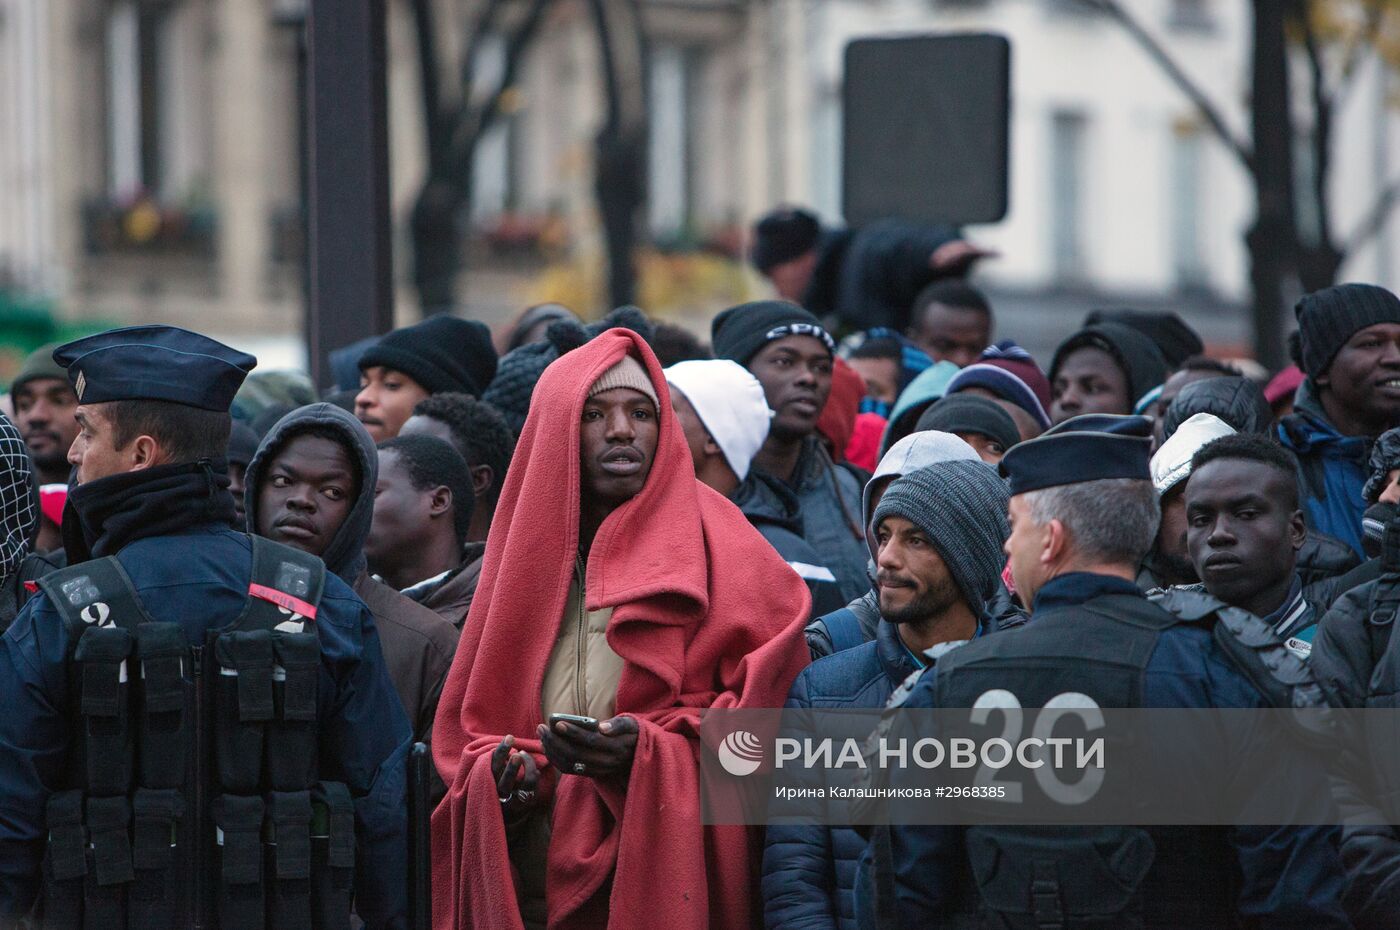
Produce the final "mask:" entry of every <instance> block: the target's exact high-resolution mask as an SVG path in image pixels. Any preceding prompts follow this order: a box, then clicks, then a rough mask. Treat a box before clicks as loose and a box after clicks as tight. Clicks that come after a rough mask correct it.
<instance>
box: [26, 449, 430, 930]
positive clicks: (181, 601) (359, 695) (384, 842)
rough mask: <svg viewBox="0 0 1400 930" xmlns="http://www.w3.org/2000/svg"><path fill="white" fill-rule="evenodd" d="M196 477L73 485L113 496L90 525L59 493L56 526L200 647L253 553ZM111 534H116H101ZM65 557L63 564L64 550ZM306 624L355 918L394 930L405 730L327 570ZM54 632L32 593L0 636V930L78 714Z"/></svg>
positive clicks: (399, 889)
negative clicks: (341, 789) (341, 801)
mask: <svg viewBox="0 0 1400 930" xmlns="http://www.w3.org/2000/svg"><path fill="white" fill-rule="evenodd" d="M205 471H206V476H207V477H206V476H199V469H198V467H197V466H189V465H162V466H157V467H156V468H153V469H148V470H146V471H140V472H131V473H128V474H123V475H114V476H111V477H108V478H103V479H100V480H98V481H94V482H92V483H91V484H88V485H85V486H84V487H86V488H88V489H89V491H90V492H95V491H98V489H99V487H101V486H103V485H106V486H107V487H115V488H116V489H117V491H116V493H114V494H112V495H110V496H106V495H104V496H105V497H107V499H105V500H98V501H97V502H96V503H97V504H100V505H101V510H102V513H101V514H100V515H99V517H98V518H96V519H89V514H86V513H84V512H83V511H82V510H80V509H79V507H80V505H78V504H76V503H75V497H74V496H71V495H70V497H69V498H68V502H69V508H70V510H69V519H65V521H64V525H65V526H72V525H79V526H84V527H88V528H90V529H92V530H94V531H95V533H96V535H95V536H93V537H91V538H93V539H95V540H96V542H95V544H94V545H93V546H92V548H94V549H96V550H98V551H99V553H100V554H105V553H108V552H111V553H115V554H116V557H117V559H118V560H119V561H120V563H121V566H122V568H123V569H124V570H125V571H126V574H127V576H128V577H129V578H130V580H131V583H132V585H133V587H134V588H135V590H136V593H137V594H138V596H139V597H140V600H141V603H142V604H143V606H144V607H145V609H146V611H147V612H148V613H149V614H150V616H151V619H152V620H154V621H157V622H165V623H172V624H177V625H178V626H179V627H180V628H182V629H183V631H184V634H185V637H186V639H187V641H188V642H189V643H190V644H191V645H194V644H201V645H202V644H203V643H204V642H205V641H206V637H207V636H208V634H209V632H210V631H211V630H218V629H221V628H224V627H227V626H228V625H230V624H232V623H233V622H234V621H235V620H237V619H238V618H239V617H240V616H241V615H242V612H243V611H244V609H245V608H246V606H247V602H248V596H249V595H248V587H249V581H250V577H251V571H252V544H251V542H250V540H249V538H248V536H247V535H246V534H244V533H241V532H238V531H236V530H235V529H234V528H233V526H232V520H233V516H234V510H233V498H232V496H231V495H230V494H229V493H228V490H227V478H225V477H223V476H222V475H216V474H215V473H213V472H211V471H208V470H205ZM148 476H149V477H148ZM182 476H186V477H195V481H191V482H189V483H187V484H185V485H183V486H179V487H177V490H176V491H175V492H174V493H170V492H168V491H167V488H169V487H170V485H171V484H172V483H174V482H173V480H172V479H179V478H180V477H182ZM196 482H197V483H196ZM125 518H131V519H125ZM114 525H117V526H121V527H122V532H121V533H118V534H114V533H113V532H112V528H113V526H114ZM153 530H154V531H153ZM70 554H73V555H74V556H75V560H74V561H75V564H76V562H77V561H78V559H77V558H76V556H77V555H78V554H79V553H78V551H77V549H76V548H75V549H74V551H73V552H72V553H70ZM311 626H313V627H314V629H315V632H316V634H317V638H318V641H319V644H320V650H321V672H320V682H319V684H318V688H319V692H320V695H321V700H320V701H319V708H320V711H319V713H318V719H317V722H316V726H317V727H318V729H319V733H320V737H319V740H318V742H319V745H320V747H321V752H320V777H321V778H324V779H327V780H330V781H343V782H346V783H347V784H348V785H349V786H350V790H351V792H352V794H353V795H354V800H355V818H356V830H355V833H356V839H357V841H358V842H357V843H356V847H357V848H356V849H355V867H356V870H357V876H356V880H355V897H356V901H355V905H356V909H357V910H358V911H359V914H360V916H361V917H363V918H364V919H365V920H366V922H367V923H368V925H369V926H371V927H376V928H379V927H399V926H404V925H405V924H404V923H403V921H406V919H407V918H406V911H407V902H406V897H405V894H404V892H405V881H404V876H405V875H406V874H407V872H406V870H407V863H406V860H405V855H406V852H407V836H406V831H407V816H406V813H405V808H404V790H405V784H404V776H405V772H406V769H405V766H406V763H407V757H408V750H409V745H410V733H409V723H408V720H407V719H405V717H404V714H403V710H402V709H401V708H400V707H398V706H397V704H396V699H395V696H394V691H393V689H392V687H391V683H390V679H389V676H388V674H387V673H386V669H385V663H384V661H383V656H382V653H381V651H380V643H379V636H378V634H377V632H376V627H375V623H374V620H373V618H372V617H371V616H370V613H369V611H368V610H366V609H365V605H364V604H363V603H362V602H361V601H360V599H359V598H357V597H356V596H355V595H354V594H353V593H351V591H350V588H349V587H348V586H347V585H346V584H345V583H344V582H343V581H341V580H340V579H339V578H337V577H334V576H333V575H330V574H329V573H327V577H326V583H325V588H324V591H323V592H322V594H321V600H320V604H319V606H318V610H317V615H316V622H315V623H314V624H312V625H311ZM66 630H67V628H66V627H65V625H64V623H63V621H62V620H61V618H60V616H59V613H58V611H57V610H56V609H55V608H54V606H53V604H52V603H51V602H50V601H49V599H48V595H47V594H45V593H43V592H42V591H41V592H40V593H38V594H36V595H34V597H33V598H32V599H31V600H30V601H29V602H28V603H27V604H26V605H25V606H24V609H23V610H21V611H20V614H19V617H18V618H17V619H16V620H15V622H14V624H13V625H12V626H11V627H10V629H9V630H8V631H7V632H6V633H5V635H4V637H3V638H0V706H3V707H4V708H5V721H4V723H3V724H0V926H4V927H9V926H13V924H14V921H15V920H16V919H17V918H18V917H20V916H21V915H22V914H23V913H24V912H25V911H26V910H27V909H28V907H29V904H30V901H31V900H32V898H33V894H34V892H35V890H36V889H37V887H38V884H39V880H40V855H41V853H42V851H43V845H44V844H43V840H42V837H43V836H44V833H45V830H46V826H45V824H44V822H43V818H44V809H45V803H46V799H47V797H48V796H49V793H50V791H51V790H52V789H53V788H54V787H58V786H62V785H64V784H65V783H66V782H65V779H66V778H68V777H69V776H70V775H71V772H69V771H68V768H67V767H69V766H70V764H71V759H70V753H69V752H67V751H66V748H65V747H67V746H68V745H69V730H70V727H71V725H72V723H73V718H74V717H75V716H76V711H77V708H75V707H72V706H71V699H70V695H69V694H68V691H67V688H66V686H65V685H64V684H63V682H65V681H66V678H65V669H64V657H65V655H67V652H68V645H69V644H68V643H67V638H68V637H67V632H66ZM134 674H135V673H134V672H133V675H134ZM70 712H71V716H70ZM186 803H187V804H192V803H193V802H192V801H190V800H187V801H186ZM187 810H188V808H187ZM124 835H125V834H123V836H124ZM89 874H91V873H89Z"/></svg>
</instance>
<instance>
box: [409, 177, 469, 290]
mask: <svg viewBox="0 0 1400 930" xmlns="http://www.w3.org/2000/svg"><path fill="white" fill-rule="evenodd" d="M465 193H466V192H465V191H463V190H461V189H460V188H459V187H458V186H457V185H454V184H450V183H446V182H443V181H435V180H429V181H427V182H426V183H424V185H423V189H422V190H421V191H420V192H419V194H418V199H417V200H416V201H414V204H413V215H412V217H411V218H410V230H411V234H412V236H413V284H414V287H415V288H417V290H418V306H419V308H420V309H421V310H422V311H423V315H424V316H430V315H432V314H434V313H437V312H439V311H442V310H451V309H452V308H453V307H454V306H455V305H456V301H457V274H458V272H460V271H461V269H462V232H461V226H460V222H459V220H458V217H460V216H462V215H464V214H465V213H466V212H467V210H466V209H465V207H466V199H467V198H466V197H465V196H463V195H464V194H465Z"/></svg>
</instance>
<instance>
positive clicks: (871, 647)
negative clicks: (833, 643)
mask: <svg viewBox="0 0 1400 930" xmlns="http://www.w3.org/2000/svg"><path fill="white" fill-rule="evenodd" d="M878 616H879V615H878V612H877V614H876V617H877V623H876V628H875V632H874V641H873V642H867V643H865V644H864V645H861V646H857V647H856V648H854V649H847V650H845V651H844V652H840V653H837V654H835V655H831V656H827V657H826V658H824V659H820V660H818V661H815V662H813V663H812V664H811V665H809V666H807V667H806V668H805V669H803V670H802V673H801V674H799V675H798V676H797V680H796V681H795V682H793V685H792V690H791V691H790V692H789V694H788V699H787V704H786V705H785V706H787V707H789V708H836V707H849V708H862V707H868V708H875V707H884V706H885V702H886V701H888V700H889V698H890V694H891V693H893V691H894V689H895V688H897V687H899V685H900V683H901V682H903V681H904V680H905V679H906V678H908V677H909V676H910V675H912V674H913V673H914V672H916V671H918V670H919V669H920V668H921V666H918V665H916V664H915V661H914V657H913V656H912V655H911V654H910V652H909V650H908V649H907V648H906V647H905V645H904V643H903V641H901V640H900V638H899V634H898V632H896V630H895V627H894V625H893V624H890V623H880V622H878ZM1024 622H1025V618H1024V617H1021V616H1019V615H1018V616H1016V617H1015V618H1013V619H1011V620H1010V621H1008V622H1006V623H1000V622H998V621H997V620H995V619H994V618H991V617H988V618H986V619H985V620H984V621H983V623H982V628H981V630H979V634H981V633H992V632H998V631H1001V630H1005V629H1008V628H1010V627H1012V626H1019V625H1021V624H1022V623H1024ZM764 846H765V848H764V851H763V902H764V904H763V913H764V923H765V924H766V925H767V926H768V928H769V930H778V928H782V930H798V928H802V930H816V928H819V927H820V928H833V930H834V928H837V927H839V928H840V930H854V928H855V926H856V923H855V902H854V900H853V894H854V889H855V877H856V863H857V862H858V861H859V859H860V854H861V853H862V852H863V851H864V850H865V840H864V839H862V838H861V836H860V834H859V833H857V832H856V831H855V830H854V829H852V828H841V827H823V826H771V827H769V828H768V833H767V838H766V840H765V844H764Z"/></svg>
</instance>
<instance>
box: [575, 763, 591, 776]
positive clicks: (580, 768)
mask: <svg viewBox="0 0 1400 930" xmlns="http://www.w3.org/2000/svg"><path fill="white" fill-rule="evenodd" d="M587 771H588V766H586V765H584V764H583V763H582V762H575V763H574V774H575V775H582V774H584V773H585V772H587Z"/></svg>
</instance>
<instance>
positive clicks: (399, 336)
mask: <svg viewBox="0 0 1400 930" xmlns="http://www.w3.org/2000/svg"><path fill="white" fill-rule="evenodd" d="M377 365H382V366H383V367H385V368H392V369H394V370H395V371H401V372H403V373H404V374H406V375H408V376H409V377H410V378H412V379H413V380H414V381H417V382H418V384H419V385H420V386H421V387H422V388H423V390H425V391H427V392H428V393H429V394H439V393H442V392H444V391H460V392H461V393H463V394H470V395H471V396H472V397H480V396H481V392H482V391H484V390H486V386H487V385H488V384H490V383H491V379H492V378H494V377H495V376H496V347H495V346H493V345H492V344H491V330H489V329H487V328H486V325H485V324H484V323H479V322H477V321H476V320H462V319H458V318H457V317H455V316H448V315H447V314H445V313H444V314H438V315H437V316H430V317H428V318H427V319H426V320H424V321H423V322H421V323H414V324H413V325H412V326H405V327H404V328H403V329H396V330H394V331H393V332H392V333H390V334H389V335H387V336H385V337H384V338H383V339H381V340H379V342H378V344H376V345H375V346H374V347H373V348H371V349H370V350H369V351H368V352H366V353H365V354H364V355H362V356H360V371H364V370H365V369H366V368H373V367H375V366H377Z"/></svg>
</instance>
